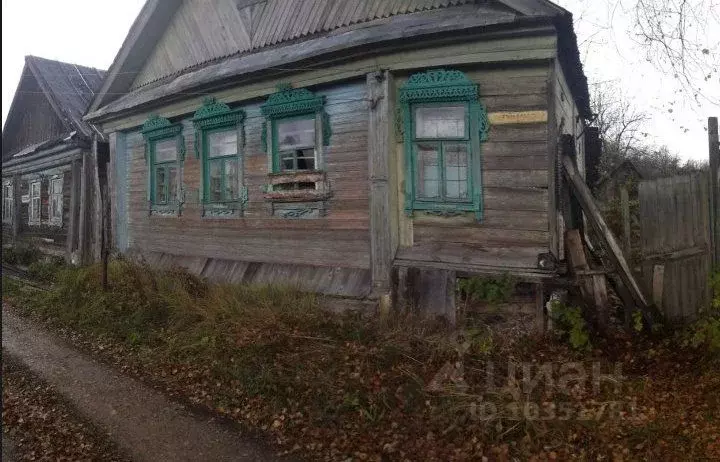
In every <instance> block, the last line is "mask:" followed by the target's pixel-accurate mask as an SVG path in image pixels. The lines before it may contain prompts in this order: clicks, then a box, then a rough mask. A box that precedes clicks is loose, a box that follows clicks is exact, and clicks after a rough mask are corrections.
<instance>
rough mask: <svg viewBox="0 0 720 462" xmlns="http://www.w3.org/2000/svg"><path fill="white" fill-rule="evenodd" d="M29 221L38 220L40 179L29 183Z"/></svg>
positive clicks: (35, 221)
mask: <svg viewBox="0 0 720 462" xmlns="http://www.w3.org/2000/svg"><path fill="white" fill-rule="evenodd" d="M29 221H30V223H39V222H40V180H38V181H33V182H32V183H30V210H29Z"/></svg>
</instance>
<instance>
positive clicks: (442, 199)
mask: <svg viewBox="0 0 720 462" xmlns="http://www.w3.org/2000/svg"><path fill="white" fill-rule="evenodd" d="M457 107H463V108H464V130H463V135H462V136H459V135H455V136H450V135H447V134H445V135H442V136H434V137H422V136H417V128H418V127H417V117H416V114H417V110H418V109H422V108H444V109H446V110H447V109H449V108H457ZM400 110H401V113H400V115H401V117H402V120H401V124H402V127H401V130H400V135H401V137H402V138H403V144H404V156H405V178H406V179H407V180H406V181H405V204H404V210H405V213H406V214H407V215H408V216H412V215H413V214H414V211H416V210H420V211H425V212H427V213H432V214H436V215H442V216H452V215H460V214H464V213H468V212H473V213H474V214H475V217H476V219H477V220H478V221H481V220H482V214H483V201H482V168H481V167H482V164H481V156H480V143H481V142H482V141H485V140H486V139H487V131H488V127H489V126H488V120H487V112H486V111H485V108H484V106H483V105H482V104H481V103H480V101H479V90H478V85H477V84H475V83H473V82H472V81H471V80H470V79H468V78H467V77H466V76H465V74H463V73H462V72H460V71H457V70H446V69H436V70H430V71H426V72H421V73H416V74H413V75H411V76H410V78H409V79H408V80H407V82H406V83H405V84H404V85H402V86H401V88H400ZM430 146H434V147H435V149H434V153H435V154H434V155H435V158H436V161H435V163H436V166H437V169H436V170H437V172H436V176H437V178H430V179H429V180H428V179H427V176H428V175H427V172H432V169H425V168H423V167H425V164H424V163H423V162H425V160H424V159H425V156H424V155H421V152H420V150H421V149H423V153H430V152H432V151H431V150H429V149H428V147H430ZM453 146H455V147H457V149H456V150H455V151H452V150H451V149H449V148H451V147H453ZM460 147H462V148H460ZM463 149H464V152H465V156H464V159H465V163H464V165H463V164H462V163H460V159H461V158H462V156H461V153H462V152H463ZM453 153H454V154H453ZM449 159H450V160H449ZM453 159H455V164H453V163H452V160H453ZM452 169H454V171H453V170H452ZM451 172H452V173H451ZM423 175H425V176H423ZM463 177H464V178H463ZM423 178H425V179H423ZM433 183H436V184H437V194H434V195H429V194H423V192H424V191H425V189H431V188H428V187H427V185H431V184H433ZM451 186H452V189H453V192H452V193H449V192H448V191H449V190H450V187H451Z"/></svg>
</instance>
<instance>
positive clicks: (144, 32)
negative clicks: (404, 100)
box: [87, 0, 590, 120]
mask: <svg viewBox="0 0 720 462" xmlns="http://www.w3.org/2000/svg"><path fill="white" fill-rule="evenodd" d="M207 1H210V0H207ZM191 3H192V2H187V1H186V2H183V1H182V0H147V1H146V3H145V5H144V7H143V9H142V10H141V12H140V14H139V15H138V17H137V18H136V20H135V22H134V23H133V25H132V27H131V29H130V32H129V33H128V36H127V37H126V39H125V42H124V43H123V45H122V47H121V49H120V51H119V52H118V54H117V56H116V58H115V60H114V62H113V64H112V66H111V67H110V69H109V71H108V77H107V79H106V80H105V82H104V84H103V85H102V88H101V89H100V91H99V92H98V94H97V95H96V96H95V98H94V100H93V102H92V104H91V106H90V108H89V110H88V112H89V114H88V116H87V118H89V119H92V120H96V119H98V118H101V117H102V116H103V115H106V114H108V113H119V112H122V111H125V110H130V109H132V108H134V107H137V106H140V105H146V104H149V103H151V102H153V101H157V100H159V99H161V98H162V97H163V96H167V95H172V94H179V93H181V92H188V91H189V90H191V89H192V88H195V87H198V86H202V85H207V84H209V83H210V82H212V81H218V80H220V79H227V78H231V77H233V76H240V75H246V74H251V73H253V72H259V71H261V70H264V69H265V70H266V69H268V68H269V67H273V66H277V64H273V62H272V60H271V59H269V58H266V57H265V56H266V55H264V54H263V52H265V53H267V54H269V53H270V51H266V50H274V49H277V48H278V47H279V46H281V45H285V44H287V43H295V42H299V41H300V42H310V41H312V39H315V38H318V37H327V38H330V37H332V38H333V39H334V41H333V43H332V44H329V43H325V44H313V45H310V43H308V46H307V47H303V48H304V49H303V50H302V53H291V52H288V53H286V54H285V55H284V56H283V57H282V58H283V60H282V61H283V64H284V65H286V66H287V65H288V64H290V63H292V62H299V61H301V60H302V59H309V58H311V57H318V56H321V55H323V54H325V55H328V54H331V53H338V52H340V51H341V50H348V49H350V48H357V47H362V46H366V47H367V46H370V45H372V46H373V48H374V49H376V50H378V49H380V48H379V47H378V45H379V43H380V42H382V41H392V40H398V41H400V40H407V39H408V38H410V37H412V36H420V35H424V34H433V33H438V32H444V33H447V32H453V31H455V32H458V33H459V32H460V31H465V30H470V29H472V28H473V27H474V28H478V27H486V26H488V25H491V24H516V23H517V24H518V25H520V24H522V23H523V22H524V21H525V22H526V21H527V20H539V19H544V20H547V21H548V22H552V24H553V25H554V26H555V28H556V29H557V30H558V55H559V57H560V61H561V65H562V68H563V70H564V72H565V74H566V76H567V79H568V81H569V85H570V87H571V91H572V93H573V96H574V97H575V100H576V102H577V104H578V106H579V108H580V111H581V112H582V114H583V116H585V117H589V116H590V107H589V97H588V89H587V79H586V78H585V75H584V74H583V71H582V65H581V63H580V55H579V51H578V47H577V39H576V37H575V33H574V32H573V27H572V15H571V14H570V13H569V12H568V11H567V10H565V9H563V8H561V7H559V6H557V5H555V4H553V3H551V2H549V1H546V0H495V1H482V0H405V1H395V2H392V1H385V0H352V1H345V0H236V1H235V2H229V1H226V0H225V1H223V0H216V3H213V4H212V5H210V7H209V8H205V9H204V10H202V11H201V13H200V14H201V15H206V16H207V17H202V18H199V17H196V16H194V15H193V13H191V12H188V11H186V10H187V9H188V8H189V6H188V5H191ZM468 4H474V5H475V6H474V8H476V9H477V10H478V11H477V13H476V14H470V15H467V14H464V16H463V15H461V16H460V17H453V16H452V12H449V14H446V15H444V16H443V15H440V14H437V15H435V16H432V15H431V13H432V12H433V11H437V12H438V13H440V12H441V10H452V9H453V7H458V6H463V5H468ZM226 10H227V11H226ZM289 11H291V12H295V13H294V14H288V12H289ZM458 11H459V12H461V13H467V11H460V10H458ZM211 13H212V14H211ZM413 14H414V15H423V14H427V22H428V23H430V24H425V23H422V22H421V23H419V24H417V23H411V21H410V20H408V21H404V20H403V19H402V18H401V17H402V16H408V17H409V16H411V15H413ZM174 17H177V18H178V21H180V24H183V25H184V26H183V27H182V28H186V29H187V30H189V31H194V33H197V31H198V30H203V29H205V28H208V29H207V30H211V31H213V32H212V34H215V35H216V36H217V39H216V40H211V41H208V42H207V43H201V42H198V41H197V40H194V39H193V36H192V35H191V34H188V35H187V36H186V37H185V39H180V40H178V34H177V33H176V32H177V31H175V34H174V35H172V37H171V38H169V36H168V35H167V34H168V32H167V30H169V29H173V28H171V27H170V25H171V24H174V22H173V18H174ZM224 17H230V19H231V20H233V21H234V23H235V24H241V25H242V27H239V28H238V31H229V30H226V29H225V28H223V27H221V24H220V23H217V24H215V23H216V22H217V21H222V19H219V18H224ZM396 17H398V18H396ZM226 20H227V19H226ZM213 21H214V22H213ZM365 23H367V25H365ZM376 25H377V28H376V29H378V30H373V27H375V26H376ZM383 25H385V26H386V28H389V29H390V30H391V32H394V33H387V32H386V31H383V32H385V33H384V34H382V33H379V32H380V31H379V29H380V27H382V26H383ZM432 25H436V26H437V27H435V28H433V27H431V26H432ZM178 27H179V26H178ZM315 42H317V41H315ZM168 49H172V50H174V51H177V50H185V52H180V53H173V56H174V57H173V58H171V57H170V56H169V54H168V53H167V50H168ZM255 57H256V58H257V59H253V58H255ZM231 60H232V61H233V62H232V66H226V67H225V68H224V69H223V72H217V71H216V70H215V69H214V67H213V65H215V64H216V63H218V62H220V61H222V62H223V63H224V62H229V61H231ZM148 63H150V64H149V65H148ZM148 66H151V68H148ZM203 70H207V72H205V73H203V72H196V71H203ZM160 87H162V88H160ZM126 93H129V94H126ZM120 94H125V95H124V96H121V97H117V95H120ZM111 103H112V104H111ZM101 108H102V110H101Z"/></svg>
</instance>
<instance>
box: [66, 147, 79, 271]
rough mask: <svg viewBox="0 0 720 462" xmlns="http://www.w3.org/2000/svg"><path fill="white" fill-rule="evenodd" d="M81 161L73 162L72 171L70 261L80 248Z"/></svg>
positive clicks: (69, 234)
mask: <svg viewBox="0 0 720 462" xmlns="http://www.w3.org/2000/svg"><path fill="white" fill-rule="evenodd" d="M81 168H82V165H81V161H80V160H78V159H76V160H73V162H72V167H71V171H70V210H69V211H68V215H70V224H69V225H68V234H67V241H66V251H67V258H68V260H70V261H72V254H73V252H75V250H76V249H77V248H78V231H79V229H80V227H79V223H78V220H79V219H80V216H79V215H80V213H79V210H78V209H79V205H80V182H81V175H82V173H81V172H82V170H81Z"/></svg>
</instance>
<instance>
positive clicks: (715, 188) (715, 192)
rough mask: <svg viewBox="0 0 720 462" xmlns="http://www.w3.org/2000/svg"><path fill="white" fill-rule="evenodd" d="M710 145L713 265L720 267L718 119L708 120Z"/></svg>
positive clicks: (719, 148)
mask: <svg viewBox="0 0 720 462" xmlns="http://www.w3.org/2000/svg"><path fill="white" fill-rule="evenodd" d="M708 144H709V146H708V147H709V151H710V226H711V229H710V236H711V239H712V249H713V265H714V266H715V267H716V268H717V267H720V139H719V136H718V118H717V117H709V118H708Z"/></svg>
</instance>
